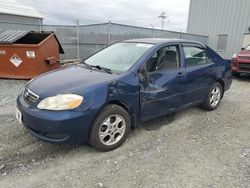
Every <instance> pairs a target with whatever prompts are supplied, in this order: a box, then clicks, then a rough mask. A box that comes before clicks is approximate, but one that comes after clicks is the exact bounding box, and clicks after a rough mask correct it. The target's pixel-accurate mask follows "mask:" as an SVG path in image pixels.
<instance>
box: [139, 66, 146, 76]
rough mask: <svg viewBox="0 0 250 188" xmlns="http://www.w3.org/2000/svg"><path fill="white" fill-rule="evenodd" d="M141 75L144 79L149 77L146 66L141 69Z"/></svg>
mask: <svg viewBox="0 0 250 188" xmlns="http://www.w3.org/2000/svg"><path fill="white" fill-rule="evenodd" d="M139 73H140V75H141V76H142V77H146V76H147V68H146V64H144V65H143V66H142V67H141V68H140V71H139Z"/></svg>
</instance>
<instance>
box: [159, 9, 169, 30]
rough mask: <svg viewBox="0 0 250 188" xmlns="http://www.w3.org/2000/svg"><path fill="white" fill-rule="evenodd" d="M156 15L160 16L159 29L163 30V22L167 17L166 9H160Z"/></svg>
mask: <svg viewBox="0 0 250 188" xmlns="http://www.w3.org/2000/svg"><path fill="white" fill-rule="evenodd" d="M158 17H159V18H161V29H162V30H163V29H164V22H165V19H166V18H167V16H166V11H162V13H161V15H160V16H158Z"/></svg>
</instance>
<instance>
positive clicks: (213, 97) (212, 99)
mask: <svg viewBox="0 0 250 188" xmlns="http://www.w3.org/2000/svg"><path fill="white" fill-rule="evenodd" d="M222 96H223V90H222V87H221V84H220V83H218V82H216V83H215V84H213V85H212V87H211V88H210V90H209V92H208V95H207V97H206V100H205V101H204V103H203V104H202V105H201V106H202V107H203V108H204V109H206V110H210V111H211V110H214V109H216V108H217V107H218V106H219V104H220V101H221V98H222Z"/></svg>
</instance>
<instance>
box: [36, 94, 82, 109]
mask: <svg viewBox="0 0 250 188" xmlns="http://www.w3.org/2000/svg"><path fill="white" fill-rule="evenodd" d="M82 101H83V97H82V96H80V95H76V94H60V95H56V96H53V97H48V98H46V99H43V100H42V101H41V102H40V103H39V104H38V105H37V108H38V109H46V110H70V109H74V108H77V107H78V106H79V105H80V104H81V103H82Z"/></svg>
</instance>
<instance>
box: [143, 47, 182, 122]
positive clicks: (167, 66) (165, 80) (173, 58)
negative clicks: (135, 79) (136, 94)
mask: <svg viewBox="0 0 250 188" xmlns="http://www.w3.org/2000/svg"><path fill="white" fill-rule="evenodd" d="M182 65H183V63H182V62H181V61H180V48H179V45H178V44H176V45H170V46H165V47H163V48H160V49H159V50H157V52H155V54H154V55H153V56H152V57H151V58H150V59H149V60H148V61H147V62H146V64H145V65H144V66H143V67H142V70H141V71H140V72H141V73H140V107H141V118H142V120H147V119H151V118H154V117H159V116H162V115H164V114H167V113H171V112H174V111H175V110H177V109H179V108H181V107H182V106H183V105H184V103H185V77H186V73H185V68H183V67H182Z"/></svg>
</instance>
